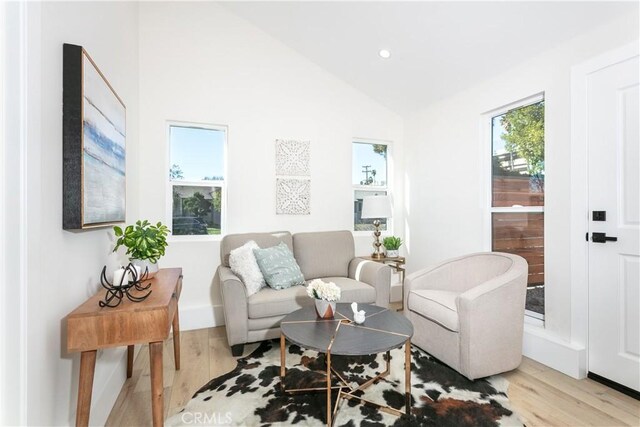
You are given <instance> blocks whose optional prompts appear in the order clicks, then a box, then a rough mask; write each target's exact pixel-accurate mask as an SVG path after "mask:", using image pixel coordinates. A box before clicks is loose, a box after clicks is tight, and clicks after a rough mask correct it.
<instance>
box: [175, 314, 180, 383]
mask: <svg viewBox="0 0 640 427" xmlns="http://www.w3.org/2000/svg"><path fill="white" fill-rule="evenodd" d="M173 358H174V360H175V362H176V371H179V370H180V315H179V314H178V306H176V314H175V316H173Z"/></svg>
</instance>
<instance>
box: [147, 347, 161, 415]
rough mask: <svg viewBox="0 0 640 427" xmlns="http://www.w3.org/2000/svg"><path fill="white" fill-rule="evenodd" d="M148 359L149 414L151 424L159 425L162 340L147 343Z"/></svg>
mask: <svg viewBox="0 0 640 427" xmlns="http://www.w3.org/2000/svg"><path fill="white" fill-rule="evenodd" d="M149 359H151V360H150V362H151V415H152V418H153V426H154V427H161V426H163V425H164V409H163V406H164V402H163V400H162V399H163V396H162V394H163V392H164V387H163V382H162V341H156V342H151V343H149Z"/></svg>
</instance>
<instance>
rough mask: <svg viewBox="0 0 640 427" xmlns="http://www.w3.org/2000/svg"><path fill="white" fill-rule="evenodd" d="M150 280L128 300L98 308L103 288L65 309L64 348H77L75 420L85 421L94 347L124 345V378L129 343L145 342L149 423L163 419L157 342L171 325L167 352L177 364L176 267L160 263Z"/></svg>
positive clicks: (179, 276)
mask: <svg viewBox="0 0 640 427" xmlns="http://www.w3.org/2000/svg"><path fill="white" fill-rule="evenodd" d="M149 280H150V281H151V288H150V289H152V292H151V295H149V297H148V298H147V299H145V300H144V301H142V302H138V303H134V302H131V301H129V300H128V299H126V298H125V299H124V300H123V301H122V303H121V304H120V305H119V306H117V307H114V308H109V307H105V308H100V307H99V306H98V301H100V300H101V299H102V298H104V293H105V292H104V290H101V291H100V292H98V293H97V294H96V295H94V296H93V297H91V298H90V299H89V300H87V301H86V302H85V303H84V304H82V305H81V306H80V307H78V308H76V309H75V310H74V311H72V312H71V313H69V315H67V318H66V321H67V351H68V352H70V353H74V352H81V356H80V382H79V385H78V407H77V408H78V409H77V414H76V426H87V425H88V424H89V411H90V410H91V392H92V389H93V373H94V370H95V366H96V353H97V350H98V349H101V348H108V347H120V346H125V345H126V346H127V378H130V377H131V373H132V368H133V351H134V345H135V344H146V343H149V359H150V362H151V408H152V415H153V425H154V426H156V427H159V426H162V425H163V424H164V419H163V418H164V416H163V414H164V410H163V405H164V402H163V396H162V393H163V390H164V389H163V384H162V346H163V341H164V340H165V339H167V338H168V337H169V332H170V331H171V327H172V326H173V352H174V355H175V363H176V369H180V324H179V317H178V299H179V298H180V291H181V290H182V269H181V268H163V269H160V271H158V272H157V273H156V275H155V276H154V277H152V278H151V279H149ZM134 295H135V294H134Z"/></svg>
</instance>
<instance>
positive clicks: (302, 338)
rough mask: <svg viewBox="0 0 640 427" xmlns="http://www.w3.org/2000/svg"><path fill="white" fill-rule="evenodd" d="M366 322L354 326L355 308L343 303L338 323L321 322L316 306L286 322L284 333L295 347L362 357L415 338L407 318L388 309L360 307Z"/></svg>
mask: <svg viewBox="0 0 640 427" xmlns="http://www.w3.org/2000/svg"><path fill="white" fill-rule="evenodd" d="M358 310H364V311H365V313H366V315H365V317H366V318H365V321H364V323H363V324H361V325H358V324H356V323H355V322H353V311H352V310H351V304H348V303H339V304H337V306H336V315H335V318H334V319H331V320H325V319H318V317H317V315H316V311H315V307H314V306H310V307H305V308H301V309H300V310H297V311H294V312H293V313H291V314H289V315H288V316H286V317H285V318H284V319H282V322H281V323H280V329H281V330H282V333H283V334H284V336H285V337H286V338H287V339H288V340H289V341H291V342H293V343H294V344H298V345H299V346H301V347H304V348H306V349H310V350H316V351H319V352H322V353H326V352H327V351H328V350H329V347H331V354H338V355H344V356H361V355H365V354H377V353H382V352H384V351H387V350H392V349H394V348H398V347H400V346H402V345H403V344H404V343H405V342H406V341H407V340H408V339H409V338H411V337H412V336H413V325H412V324H411V322H410V321H409V320H408V319H407V318H406V317H404V316H403V315H401V314H399V313H397V312H396V311H392V310H389V309H387V308H382V307H378V306H375V305H370V304H358Z"/></svg>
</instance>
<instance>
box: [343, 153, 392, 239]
mask: <svg viewBox="0 0 640 427" xmlns="http://www.w3.org/2000/svg"><path fill="white" fill-rule="evenodd" d="M387 148H388V147H387V144H386V143H383V142H364V141H354V142H353V148H352V150H353V156H352V162H353V163H352V173H351V176H352V178H351V180H352V184H353V230H354V231H373V229H374V227H373V221H374V220H373V219H362V217H361V216H362V200H363V199H364V198H365V197H369V196H381V195H385V194H387V192H388V191H389V189H388V184H389V183H388V179H387V173H388V168H387V153H388V150H387ZM380 222H381V225H380V230H382V231H385V230H387V219H386V218H382V219H381V220H380Z"/></svg>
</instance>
